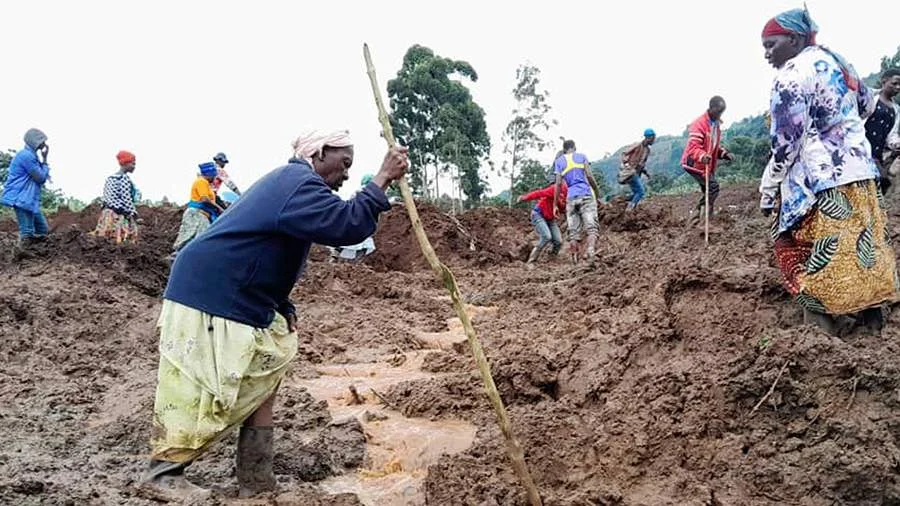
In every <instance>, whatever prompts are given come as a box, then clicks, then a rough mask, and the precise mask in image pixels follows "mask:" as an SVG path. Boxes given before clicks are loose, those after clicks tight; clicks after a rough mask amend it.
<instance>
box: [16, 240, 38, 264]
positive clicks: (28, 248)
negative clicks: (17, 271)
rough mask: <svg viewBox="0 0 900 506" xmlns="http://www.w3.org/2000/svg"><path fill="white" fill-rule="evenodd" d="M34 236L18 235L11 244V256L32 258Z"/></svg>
mask: <svg viewBox="0 0 900 506" xmlns="http://www.w3.org/2000/svg"><path fill="white" fill-rule="evenodd" d="M33 246H34V238H33V237H20V238H19V240H17V241H16V244H15V245H14V246H13V258H14V259H15V260H24V259H26V258H34V248H33Z"/></svg>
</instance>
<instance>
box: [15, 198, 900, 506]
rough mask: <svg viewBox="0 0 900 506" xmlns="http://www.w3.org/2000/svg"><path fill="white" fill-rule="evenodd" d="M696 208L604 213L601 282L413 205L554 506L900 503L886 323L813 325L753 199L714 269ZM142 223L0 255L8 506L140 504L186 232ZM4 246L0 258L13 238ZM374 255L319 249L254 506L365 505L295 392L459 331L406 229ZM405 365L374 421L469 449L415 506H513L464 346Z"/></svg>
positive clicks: (897, 232) (91, 213) (148, 219)
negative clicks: (471, 309)
mask: <svg viewBox="0 0 900 506" xmlns="http://www.w3.org/2000/svg"><path fill="white" fill-rule="evenodd" d="M698 196H699V193H698V194H695V195H688V196H683V197H673V198H660V197H656V198H653V199H651V200H649V201H647V202H645V203H643V204H642V205H641V207H639V209H638V210H637V211H636V212H633V213H626V212H625V211H624V204H621V205H620V204H614V205H610V206H604V207H601V209H600V222H601V234H602V235H601V241H600V245H599V250H600V262H599V265H598V266H597V268H596V269H593V270H591V269H587V268H582V267H572V266H571V265H569V264H567V263H566V262H565V261H564V256H560V257H559V258H555V259H546V260H543V261H541V262H540V263H538V265H537V266H536V268H535V269H533V270H528V269H525V268H524V266H523V265H522V263H521V260H523V259H524V258H525V255H526V254H527V252H528V249H529V248H530V246H531V243H532V241H533V240H534V237H533V231H532V229H531V226H530V223H529V222H528V211H527V210H509V209H480V210H476V211H473V212H469V213H465V214H462V215H460V216H458V217H455V218H454V217H453V216H449V215H447V214H444V213H441V212H440V211H438V210H437V209H435V208H431V207H428V206H422V207H421V213H422V219H423V223H424V224H425V227H426V229H427V230H428V232H429V236H430V237H431V240H432V242H433V244H434V246H435V249H436V250H437V252H438V254H439V255H440V256H441V259H442V260H444V261H445V262H447V263H448V264H449V265H451V266H453V267H454V272H455V274H456V275H457V278H458V280H459V283H460V286H461V288H462V290H463V295H464V297H465V299H466V301H468V302H469V303H474V304H478V305H484V306H494V307H496V308H497V310H494V311H485V312H484V313H483V314H480V315H479V316H478V317H477V318H476V320H475V325H476V329H477V331H478V335H479V337H480V338H481V339H482V341H483V344H484V346H485V350H486V352H487V354H488V358H489V360H490V362H491V365H492V368H493V372H494V377H495V381H496V383H497V386H498V388H499V389H500V392H501V395H502V397H503V399H504V400H505V402H506V403H507V406H508V408H509V411H510V415H511V417H512V421H513V423H514V428H515V431H516V433H517V435H518V436H519V438H520V440H521V442H522V444H523V447H524V448H525V450H526V457H527V459H528V462H529V465H530V467H531V470H532V472H533V474H534V478H535V480H536V482H537V485H538V487H539V489H540V490H541V493H542V494H543V496H544V498H545V502H546V504H548V505H561V506H562V505H566V506H574V505H581V504H602V505H627V506H632V505H633V506H637V505H682V504H697V505H700V504H708V505H753V506H756V505H760V506H761V505H767V506H768V505H779V504H859V505H882V504H900V474H898V472H897V467H898V465H897V463H898V462H900V442H898V438H900V400H898V396H897V392H898V391H900V366H898V364H900V344H898V343H900V339H898V338H900V330H898V329H900V327H898V324H900V313H897V312H894V313H892V314H891V315H890V319H889V322H890V325H889V326H888V328H887V329H885V330H884V331H883V332H882V334H881V335H878V336H873V335H869V334H866V333H863V332H856V333H854V334H852V335H850V336H848V337H846V338H843V339H838V338H834V337H831V336H828V335H826V334H824V333H822V332H820V331H819V330H818V329H816V328H814V327H811V326H804V325H803V321H802V314H801V312H800V310H799V309H798V308H797V306H796V305H794V304H793V303H792V302H791V300H790V298H789V297H788V296H787V295H786V293H785V292H784V290H783V289H782V288H781V285H780V283H781V280H780V274H779V273H778V271H777V269H776V268H775V267H774V264H773V262H772V259H771V246H770V243H769V240H768V223H767V221H766V219H765V218H763V217H762V216H761V215H759V213H758V211H757V210H756V198H757V197H756V193H755V190H754V189H753V188H752V187H749V186H748V187H737V188H735V187H728V186H726V187H724V188H723V192H722V196H721V197H720V201H719V207H720V209H719V211H720V213H719V214H718V215H717V216H716V217H714V219H713V221H712V223H711V245H710V247H709V248H705V247H704V246H703V233H702V228H699V227H696V226H690V225H689V224H688V218H689V211H690V209H691V208H692V207H693V205H695V204H696V200H697V197H698ZM892 206H893V207H892V208H891V232H892V236H894V237H900V216H898V210H900V203H897V202H895V203H892ZM139 212H140V214H141V217H142V219H143V220H144V228H143V229H142V234H143V235H142V240H141V242H140V243H139V244H137V245H132V246H125V247H115V246H114V245H112V244H109V243H108V242H106V241H102V240H97V239H94V238H92V237H90V236H88V235H86V232H87V231H89V230H90V229H92V228H93V226H94V223H95V220H96V215H97V209H95V208H91V209H89V210H86V211H85V212H83V213H68V214H67V213H65V212H64V213H61V214H60V215H58V216H53V217H50V222H51V224H52V225H53V226H54V227H55V234H54V236H53V237H51V238H50V239H49V240H48V242H47V243H46V244H44V245H42V246H40V247H39V249H38V253H37V255H36V256H35V257H33V258H29V259H24V260H20V261H11V260H10V259H9V258H0V275H2V276H3V278H4V280H5V281H4V290H3V291H2V293H0V328H2V329H3V343H4V346H3V347H2V348H0V360H2V361H3V363H4V367H2V368H0V421H2V422H3V424H4V427H5V428H6V434H7V437H6V439H5V444H4V446H3V447H0V466H2V467H3V468H4V469H6V470H7V472H6V473H5V474H4V476H3V477H0V503H3V504H7V503H8V504H66V503H68V504H127V505H141V506H143V505H147V506H149V505H151V504H154V503H153V502H151V501H148V500H145V499H143V498H142V497H140V496H139V495H137V494H136V493H135V492H134V487H133V485H134V483H135V481H136V480H137V479H138V478H139V477H140V475H141V473H142V472H143V470H144V469H145V466H146V457H147V439H148V436H149V430H150V421H151V416H152V415H151V406H152V402H153V391H154V387H155V381H156V367H157V349H156V346H157V338H156V332H155V328H154V326H155V319H156V317H157V316H158V311H159V303H160V302H159V296H160V293H161V290H162V289H163V287H164V284H165V280H166V275H167V268H166V266H165V263H164V262H163V260H162V258H163V257H164V256H165V255H167V254H168V253H169V249H170V248H171V243H172V240H173V239H174V234H175V232H176V230H177V227H178V223H179V220H180V214H179V212H178V211H177V210H175V209H168V208H158V209H142V210H140V211H139ZM0 230H5V231H7V233H3V234H0V248H2V250H0V251H2V255H7V253H6V252H7V251H8V250H9V247H10V246H11V244H12V241H13V240H14V238H15V236H14V233H12V232H11V231H12V230H14V225H13V228H10V226H9V222H7V223H6V224H5V225H2V226H0ZM375 240H376V244H377V247H378V250H377V252H376V253H375V254H374V255H372V256H371V257H370V258H368V259H367V260H366V262H365V263H362V264H345V263H328V262H327V261H326V259H327V255H326V254H325V253H324V252H323V251H322V250H321V249H317V253H316V254H315V255H314V257H315V258H314V259H313V261H311V262H310V264H309V266H308V270H307V273H306V275H305V277H304V279H303V280H302V281H301V282H300V283H298V285H297V287H296V289H295V292H294V298H295V300H296V301H297V303H298V304H297V305H298V309H299V311H300V314H299V320H300V332H299V334H300V352H299V355H298V358H297V360H296V363H295V366H294V369H293V370H292V371H291V372H290V373H289V374H288V376H287V377H286V379H285V381H284V382H283V384H282V387H281V390H280V391H279V397H278V402H277V406H276V427H277V429H278V430H277V433H276V434H277V436H276V437H277V438H278V443H277V456H276V463H275V464H276V474H277V475H278V480H279V484H280V485H281V487H282V492H281V493H280V494H279V495H277V496H275V497H272V498H269V499H268V500H269V503H271V504H323V505H324V504H347V505H351V504H359V501H358V500H357V499H356V497H355V496H353V495H352V494H351V495H348V494H343V495H338V494H334V495H332V494H329V493H327V492H326V488H327V487H326V485H323V483H325V482H323V481H322V480H323V479H325V480H327V479H328V478H327V477H329V476H332V475H334V474H336V473H344V472H348V471H349V472H353V469H356V468H358V467H360V466H361V467H364V468H365V467H366V465H367V459H368V456H367V454H366V453H365V450H364V448H367V447H368V446H367V445H368V444H370V443H371V441H368V442H367V439H370V435H369V433H368V432H367V428H366V425H365V423H368V422H365V421H363V424H362V425H360V424H357V423H354V422H353V421H352V420H337V419H336V420H332V419H331V416H330V415H329V411H328V408H329V407H330V406H328V405H326V403H325V402H324V400H322V399H316V398H313V397H312V396H311V395H310V394H309V393H307V391H305V390H303V389H302V388H301V387H300V386H298V385H299V384H300V383H301V382H302V381H301V380H304V379H307V378H317V377H319V375H320V374H322V373H320V370H321V368H322V367H324V366H326V365H327V366H328V367H330V370H331V372H332V374H342V371H343V372H345V373H346V375H347V376H349V375H350V374H351V372H352V371H353V370H355V369H353V367H352V366H353V365H354V364H357V365H358V364H367V363H374V362H376V361H385V360H388V361H390V363H391V364H397V365H396V366H395V367H396V370H397V371H399V370H401V369H402V367H400V365H399V364H403V363H404V361H405V360H412V358H410V357H415V356H417V355H416V354H417V353H425V351H422V350H423V349H424V348H426V347H427V343H430V342H434V340H436V339H438V340H439V338H440V335H441V333H442V332H445V331H447V329H448V326H449V325H450V319H451V317H452V316H453V313H452V310H451V309H450V306H449V303H448V302H447V300H446V298H444V296H445V295H446V294H445V293H444V291H443V289H442V287H441V286H440V284H439V283H437V282H436V281H435V279H434V277H433V275H432V274H431V273H430V272H429V271H428V270H427V269H426V267H425V265H424V263H423V260H422V258H421V254H420V252H419V249H418V245H417V244H416V242H415V239H414V237H413V236H412V234H411V230H410V226H409V221H408V218H407V216H406V214H405V212H404V211H403V209H402V208H395V209H394V210H392V211H391V212H390V213H388V214H386V215H385V216H383V217H382V219H381V223H380V225H379V230H378V232H377V234H376V237H375ZM419 359H420V360H421V364H422V368H421V369H422V370H421V371H420V372H419V373H417V374H418V376H415V377H409V378H406V377H404V378H401V379H403V381H398V382H396V383H392V384H391V385H390V386H386V387H385V388H383V389H381V388H380V387H376V388H378V389H379V392H378V394H379V396H380V397H379V401H378V402H383V403H384V404H385V405H389V406H391V407H392V409H395V410H396V411H397V412H398V413H402V414H403V415H406V416H416V417H425V418H429V419H434V420H444V421H449V420H456V419H464V420H466V421H468V422H471V423H473V424H474V425H476V426H477V427H478V432H477V436H476V440H475V442H474V444H473V445H472V446H471V448H469V449H468V450H466V451H464V452H462V453H459V454H456V455H453V456H443V457H441V458H440V460H439V461H438V462H437V464H435V465H432V466H431V467H430V468H429V471H428V476H427V478H426V481H425V485H424V486H425V491H424V495H425V497H426V499H427V503H428V504H440V505H462V504H483V505H503V506H506V505H509V506H512V505H522V504H526V502H525V497H524V494H523V493H522V490H521V488H520V486H519V485H518V482H517V480H516V479H515V476H514V475H513V473H512V472H511V470H510V468H509V465H508V459H507V457H506V453H505V447H504V445H503V443H502V437H501V435H500V433H499V430H498V429H497V427H496V423H495V421H494V418H493V414H492V412H491V410H490V406H489V404H488V403H487V402H486V399H485V397H484V394H483V390H482V387H481V383H480V379H479V377H478V375H477V373H476V372H475V368H474V364H473V362H472V360H471V358H470V357H469V355H468V349H467V348H466V345H465V344H464V343H463V344H459V343H457V344H453V345H451V346H444V347H441V349H439V350H432V351H431V352H430V354H428V355H426V356H425V358H424V359H423V358H422V357H421V356H420V357H419ZM389 372H390V371H389ZM394 373H396V371H394V372H392V374H394ZM363 393H367V392H363ZM330 401H334V400H333V399H330ZM396 416H400V415H399V414H398V415H396ZM336 418H337V417H336ZM376 423H377V422H376ZM233 439H234V438H233V437H232V438H230V439H228V440H227V441H225V442H223V444H221V445H218V446H217V447H216V448H215V449H214V450H213V451H212V452H210V453H209V454H208V455H206V456H205V457H204V458H203V459H202V460H201V461H200V462H198V463H197V464H196V465H195V466H192V467H191V468H190V469H189V470H188V473H189V475H190V477H191V478H192V479H193V480H195V481H197V482H198V483H200V484H202V485H206V486H217V487H219V492H220V494H219V497H220V498H222V497H224V499H217V500H216V501H214V502H211V503H210V504H213V503H216V504H230V499H229V498H230V497H233V496H234V495H235V483H234V478H233V457H234V444H233V443H234V440H233ZM332 492H333V490H332Z"/></svg>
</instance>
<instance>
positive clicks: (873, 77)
mask: <svg viewBox="0 0 900 506" xmlns="http://www.w3.org/2000/svg"><path fill="white" fill-rule="evenodd" d="M895 68H900V47H898V48H897V51H896V52H895V53H894V55H893V56H885V57H883V58H881V69H879V70H878V72H873V73H872V74H869V75H868V76H867V77H866V78H865V79H864V81H865V83H866V86H869V87H870V88H880V87H881V73H882V72H884V71H885V70H887V69H895Z"/></svg>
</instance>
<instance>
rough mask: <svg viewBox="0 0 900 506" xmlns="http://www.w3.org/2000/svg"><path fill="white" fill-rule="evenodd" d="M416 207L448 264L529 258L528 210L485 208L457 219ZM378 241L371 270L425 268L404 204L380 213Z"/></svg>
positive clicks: (498, 262)
mask: <svg viewBox="0 0 900 506" xmlns="http://www.w3.org/2000/svg"><path fill="white" fill-rule="evenodd" d="M418 210H419V216H420V218H421V220H422V225H423V226H424V228H425V232H426V233H427V234H428V238H429V240H430V241H431V245H432V246H433V247H434V250H435V252H436V253H437V255H438V257H439V258H440V259H441V261H442V262H444V263H446V264H448V265H469V266H475V267H487V266H490V265H501V264H506V263H509V262H511V261H519V260H525V259H526V258H527V257H528V251H529V250H530V248H531V244H530V241H531V238H530V237H529V234H528V212H527V211H526V210H522V209H498V208H486V209H477V210H475V211H471V212H468V213H464V214H462V215H460V216H458V217H456V216H453V215H450V214H448V213H444V212H442V211H440V210H439V209H437V208H436V207H434V206H431V205H428V204H420V205H419V206H418ZM375 242H376V248H377V249H376V250H375V253H373V254H372V255H370V256H369V257H368V258H367V259H366V263H367V264H368V265H370V266H372V268H373V269H375V270H377V271H382V272H383V271H404V272H410V271H412V270H416V269H425V268H427V264H426V262H425V259H424V258H423V257H422V253H421V250H420V249H419V244H418V242H417V241H416V238H415V235H414V234H413V230H412V225H411V224H410V221H409V215H408V214H407V213H406V209H405V208H403V207H400V206H395V207H394V209H393V210H391V211H390V212H388V213H385V214H384V215H382V217H381V220H380V222H379V225H378V231H377V232H376V233H375Z"/></svg>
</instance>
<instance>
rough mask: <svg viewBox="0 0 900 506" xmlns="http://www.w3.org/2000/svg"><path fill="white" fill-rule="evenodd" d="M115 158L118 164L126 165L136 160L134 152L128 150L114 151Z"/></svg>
mask: <svg viewBox="0 0 900 506" xmlns="http://www.w3.org/2000/svg"><path fill="white" fill-rule="evenodd" d="M116 160H118V161H119V165H127V164H129V163H131V162H134V161H135V160H136V158H135V156H134V153H132V152H130V151H124V150H123V151H119V152H118V153H116Z"/></svg>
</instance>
